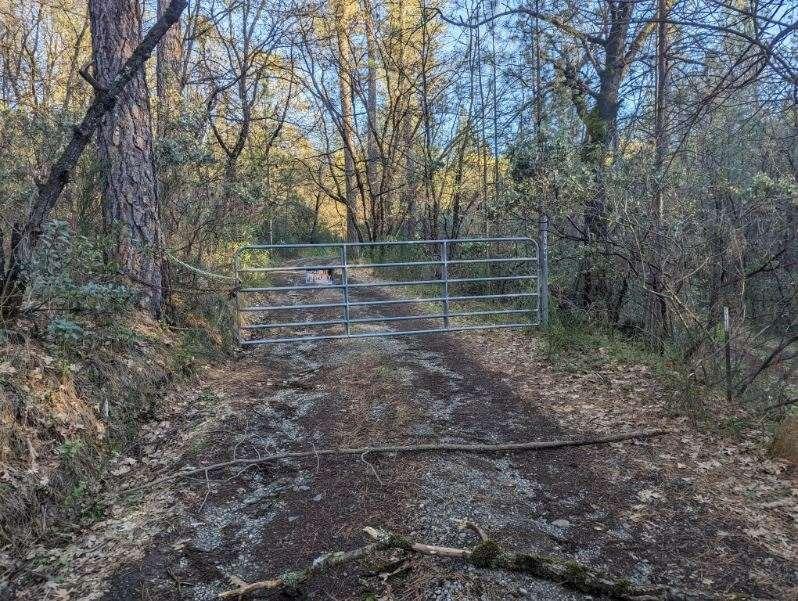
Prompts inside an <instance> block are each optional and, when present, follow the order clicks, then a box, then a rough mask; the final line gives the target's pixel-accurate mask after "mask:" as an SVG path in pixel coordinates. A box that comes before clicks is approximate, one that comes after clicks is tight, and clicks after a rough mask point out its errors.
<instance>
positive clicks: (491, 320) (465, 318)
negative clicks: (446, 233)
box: [235, 238, 545, 346]
mask: <svg viewBox="0 0 798 601" xmlns="http://www.w3.org/2000/svg"><path fill="white" fill-rule="evenodd" d="M544 263H545V257H544ZM235 269H236V279H237V281H238V286H237V287H236V294H235V307H236V325H237V328H238V337H239V340H240V342H241V344H242V345H244V346H251V345H260V344H273V343H279V342H299V341H314V340H332V339H341V338H368V337H375V336H409V335H416V334H433V333H439V332H452V331H464V330H488V329H500V328H525V327H529V326H532V325H537V324H539V323H540V321H541V302H540V300H541V277H540V275H541V274H543V277H545V264H544V265H543V266H542V269H541V265H540V252H539V246H538V243H537V242H536V241H535V240H533V239H531V238H461V239H452V240H408V241H402V242H361V243H349V242H347V243H329V244H327V243H322V244H268V245H251V246H243V247H241V248H239V249H238V251H237V252H236V265H235ZM474 272H476V273H474ZM543 286H544V292H545V283H544V284H543ZM414 291H415V292H414ZM419 292H421V293H422V294H421V295H420V294H419ZM424 292H427V293H429V295H423V293H424ZM423 307H432V309H430V310H426V311H425V310H423ZM544 310H545V308H544ZM396 311H398V312H399V313H398V314H396ZM364 312H365V314H363V313H364ZM375 312H376V314H375ZM391 323H394V324H395V326H397V327H398V328H399V329H389V327H388V325H389V324H391Z"/></svg>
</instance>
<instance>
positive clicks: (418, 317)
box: [241, 309, 535, 330]
mask: <svg viewBox="0 0 798 601" xmlns="http://www.w3.org/2000/svg"><path fill="white" fill-rule="evenodd" d="M521 313H535V311H534V310H532V309H497V310H495V311H459V312H453V313H449V317H472V316H478V315H518V314H521ZM444 317H446V316H445V315H444V314H443V313H437V314H436V313H427V314H421V315H398V316H390V317H387V316H386V317H361V318H358V319H350V320H349V323H378V322H383V321H413V320H422V319H442V318H444ZM345 323H346V321H344V320H342V319H338V320H328V321H295V322H286V323H262V324H253V325H247V326H242V328H241V329H242V330H268V329H270V328H287V327H303V326H304V327H309V326H331V325H342V324H345Z"/></svg>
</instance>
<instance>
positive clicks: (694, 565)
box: [19, 332, 796, 601]
mask: <svg viewBox="0 0 798 601" xmlns="http://www.w3.org/2000/svg"><path fill="white" fill-rule="evenodd" d="M598 359H601V357H598ZM597 364H600V365H603V367H598V368H592V369H589V370H583V369H580V368H578V367H574V366H568V365H565V366H562V365H560V366H555V365H552V364H551V363H550V362H549V361H548V360H547V358H546V357H545V355H544V353H542V351H541V350H540V342H539V341H538V340H537V339H536V338H535V337H534V336H532V335H528V334H523V333H518V334H512V333H508V332H496V333H473V334H472V333H469V334H467V335H463V334H460V335H454V334H444V335H440V336H435V337H432V336H427V337H402V338H371V339H361V340H335V341H327V342H322V343H302V344H293V345H290V344H284V345H278V346H271V347H264V348H259V349H255V350H250V351H246V352H245V353H243V354H242V356H241V357H240V358H238V359H237V360H235V361H231V362H229V363H228V364H225V365H220V366H215V367H211V368H209V369H208V370H207V371H206V372H205V373H204V374H203V375H202V377H201V379H200V382H199V384H198V388H197V389H196V390H191V391H184V392H183V393H180V394H177V395H175V396H174V398H173V399H172V414H171V415H168V416H165V418H164V419H163V420H161V421H159V422H156V423H154V424H153V425H152V428H151V429H150V430H149V431H148V432H147V433H146V435H145V443H146V444H143V445H142V447H141V448H140V449H138V452H139V453H138V455H137V456H135V457H132V458H127V459H126V458H120V460H119V466H120V469H119V470H117V473H118V474H119V475H118V476H116V477H115V480H114V482H115V483H116V486H117V487H121V486H127V485H129V484H132V483H136V482H138V481H141V480H144V479H147V478H150V477H151V474H152V473H153V471H159V470H160V471H164V472H168V471H170V470H176V469H178V468H179V467H180V466H183V465H192V466H201V465H203V464H208V463H213V462H216V461H223V460H226V459H230V458H231V457H255V456H258V454H262V453H267V452H270V451H275V450H278V449H313V448H314V447H315V448H321V447H328V446H339V445H341V446H342V445H346V446H359V445H366V444H385V443H398V444H412V443H421V442H430V441H440V442H468V443H477V442H503V441H522V440H538V439H539V440H544V439H554V438H562V437H566V436H571V435H574V436H581V435H588V434H597V433H598V434H602V433H611V432H618V431H620V430H626V429H635V428H640V427H661V426H664V427H670V428H674V429H675V430H677V432H678V433H677V434H676V435H674V436H672V437H669V438H668V439H657V440H652V441H645V442H629V443H625V444H611V445H605V446H600V447H584V448H576V449H561V450H556V451H550V452H545V453H534V454H533V453H529V454H524V453H517V454H497V455H492V456H485V455H482V456H477V455H469V454H459V455H418V456H369V457H365V458H362V459H358V458H357V457H355V458H352V457H348V458H339V459H336V458H328V457H325V458H320V459H319V460H318V461H315V460H311V461H302V462H284V463H283V464H280V465H260V466H257V467H250V468H249V469H245V470H242V469H231V470H229V471H226V472H220V473H215V474H212V475H211V476H210V478H209V479H207V480H206V479H204V478H201V479H196V480H193V481H189V482H178V483H172V484H170V485H168V486H166V487H160V488H159V489H157V490H156V491H151V492H147V493H144V494H141V495H138V496H136V497H134V498H126V499H122V500H119V499H116V498H115V497H114V496H113V495H112V494H111V495H110V497H109V498H112V499H113V502H112V505H111V509H110V511H109V516H108V517H107V518H106V519H104V520H102V521H101V522H99V523H98V524H96V525H95V526H93V527H92V528H91V529H90V530H88V531H84V532H79V533H75V534H74V535H72V536H71V537H70V538H68V539H67V540H66V541H65V542H64V544H63V545H61V546H57V547H50V548H49V549H42V550H40V555H39V556H37V561H41V562H42V566H43V567H42V568H41V573H42V574H43V575H44V576H43V578H42V583H40V584H38V585H36V586H33V587H31V588H28V589H26V590H25V591H21V592H19V598H21V599H28V598H31V599H32V598H36V599H41V598H47V596H48V595H50V598H73V599H106V600H122V599H196V600H201V599H213V598H215V596H216V595H217V594H218V593H219V592H220V591H222V590H225V589H228V588H230V577H231V576H234V577H238V578H241V579H243V580H245V581H250V580H257V579H261V578H264V577H267V576H270V575H274V574H276V573H278V572H280V571H282V570H284V569H286V568H290V567H295V566H301V565H303V564H305V563H307V562H310V561H312V560H313V559H314V558H315V557H317V556H318V555H319V554H321V553H322V552H324V551H328V550H334V549H348V548H352V547H355V546H359V545H360V544H361V543H362V542H363V537H362V534H361V529H362V528H363V527H364V526H366V525H381V526H386V527H388V528H391V529H394V530H396V531H397V532H400V533H402V534H405V535H408V536H410V537H412V538H415V539H418V540H420V541H424V542H428V543H436V544H449V545H454V546H463V545H471V544H473V542H474V541H473V535H472V534H467V533H462V532H459V531H458V529H457V526H456V523H455V520H457V519H461V518H467V519H470V520H473V521H475V522H478V523H479V524H481V525H482V527H483V528H485V529H486V530H487V531H489V532H490V533H491V534H492V535H493V536H494V537H495V538H496V539H497V540H499V541H500V542H501V543H502V544H503V545H505V546H507V547H509V548H514V549H534V550H539V551H545V552H550V553H554V554H558V555H563V556H567V557H571V558H575V559H577V560H579V561H581V562H584V563H587V564H590V565H592V566H594V567H597V568H601V569H606V570H608V571H610V572H613V573H617V574H619V575H623V576H625V577H627V578H630V579H631V580H633V581H637V582H641V583H646V582H653V583H659V582H670V583H672V584H674V585H678V586H683V587H686V588H691V589H700V590H705V591H710V592H737V593H748V594H753V595H757V596H759V597H765V598H774V599H786V598H788V597H789V595H792V594H794V591H795V590H796V589H795V588H794V587H795V586H796V573H795V563H794V560H795V556H794V548H793V547H792V543H794V539H792V538H791V537H792V536H793V535H794V521H793V520H794V517H795V482H794V480H791V479H790V477H789V475H788V473H787V471H786V469H787V468H786V467H785V466H784V465H782V464H778V463H775V462H769V461H767V460H765V459H764V458H763V457H762V456H761V455H759V454H758V451H756V449H755V448H754V447H753V446H752V444H753V443H751V444H749V443H747V442H746V441H745V440H743V441H741V442H738V443H735V444H731V443H728V442H726V441H724V440H722V439H718V438H714V437H711V436H709V435H705V434H700V433H698V432H697V431H694V430H693V429H691V428H690V427H689V426H688V425H687V423H686V421H685V420H684V419H683V418H679V417H676V416H673V415H672V414H671V413H669V411H668V409H667V408H666V402H665V399H664V398H663V395H664V393H663V391H662V390H661V388H660V387H659V385H658V384H657V382H656V379H655V378H654V377H653V375H652V374H651V373H650V372H649V371H648V370H646V369H645V368H643V367H639V366H631V367H630V366H629V365H620V364H616V363H614V362H613V361H611V360H609V359H606V360H601V361H598V362H597ZM735 487H738V488H739V490H735ZM113 488H114V483H113V482H112V486H111V491H110V492H111V493H113ZM768 507H769V508H768ZM48 553H49V555H48ZM42 558H48V559H42ZM47 564H49V565H47ZM48 570H49V571H48ZM388 571H390V569H386V568H384V566H380V565H377V564H374V565H370V564H368V563H367V564H365V565H364V564H353V565H350V566H348V567H347V568H345V569H342V570H340V571H337V572H334V573H333V574H331V575H329V576H326V577H323V578H319V579H318V580H315V581H313V582H312V583H311V584H310V585H308V586H306V587H304V588H303V589H302V594H304V595H305V596H306V597H307V598H309V599H340V600H345V599H346V600H349V599H352V600H355V599H357V600H367V599H375V600H376V599H382V600H390V599H396V600H411V599H413V600H414V599H425V600H426V599H436V600H466V599H468V600H488V601H492V600H500V599H541V600H542V599H584V598H587V597H585V596H581V595H579V594H577V593H574V592H570V591H567V590H565V589H563V588H561V587H560V586H559V585H557V584H554V583H550V582H541V581H536V580H534V579H532V578H529V577H523V576H515V575H508V574H504V573H499V572H488V571H484V570H477V569H475V568H469V567H466V566H464V565H463V564H462V563H458V562H456V561H451V560H440V559H437V560H436V559H431V558H423V559H421V558H414V559H412V560H411V561H410V562H409V563H408V564H407V566H406V569H404V570H402V571H400V572H399V573H397V574H396V575H393V576H390V577H387V576H385V572H388ZM381 572H382V574H383V575H382V576H381ZM48 579H49V584H48V583H47V580H48ZM48 587H49V588H48ZM59 594H60V595H67V596H61V597H58V596H57V595H59ZM37 595H38V596H37ZM268 598H274V599H278V598H284V597H280V596H279V595H278V594H273V595H272V596H271V597H268Z"/></svg>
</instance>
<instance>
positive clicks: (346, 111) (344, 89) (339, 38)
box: [334, 0, 358, 242]
mask: <svg viewBox="0 0 798 601" xmlns="http://www.w3.org/2000/svg"><path fill="white" fill-rule="evenodd" d="M334 12H335V28H336V42H337V45H338V90H339V93H340V96H341V127H340V129H341V142H342V145H343V150H344V178H345V190H346V239H347V240H348V241H349V242H357V241H358V232H357V221H356V214H357V213H356V202H355V193H356V190H355V181H354V180H355V156H354V143H355V142H354V131H355V127H354V115H353V112H352V70H351V68H350V64H349V62H350V58H351V54H352V53H351V49H350V40H349V29H348V27H349V23H350V19H349V11H348V10H347V7H346V6H345V0H336V2H335V4H334Z"/></svg>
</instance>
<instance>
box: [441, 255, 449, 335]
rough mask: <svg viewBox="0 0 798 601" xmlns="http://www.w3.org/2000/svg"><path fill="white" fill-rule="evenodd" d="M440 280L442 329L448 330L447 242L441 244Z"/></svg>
mask: <svg viewBox="0 0 798 601" xmlns="http://www.w3.org/2000/svg"><path fill="white" fill-rule="evenodd" d="M441 280H443V327H444V328H446V329H447V330H448V329H449V242H448V241H447V240H443V241H442V242H441Z"/></svg>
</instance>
